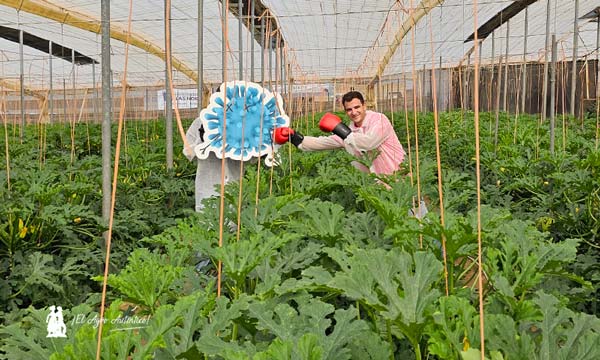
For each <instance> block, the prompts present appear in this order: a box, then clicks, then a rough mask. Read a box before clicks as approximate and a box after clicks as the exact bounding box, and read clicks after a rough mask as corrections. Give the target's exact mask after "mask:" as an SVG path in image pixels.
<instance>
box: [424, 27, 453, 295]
mask: <svg viewBox="0 0 600 360" xmlns="http://www.w3.org/2000/svg"><path fill="white" fill-rule="evenodd" d="M429 37H430V40H431V41H430V45H431V82H432V89H433V90H432V91H431V93H432V96H433V124H434V129H435V158H436V162H437V174H438V176H437V177H438V196H439V198H440V225H441V226H442V229H445V228H446V220H445V215H444V191H443V187H442V157H441V151H440V131H439V125H438V123H439V114H438V106H437V91H436V89H437V81H436V76H435V51H434V49H433V26H432V25H431V15H429ZM442 257H443V260H444V284H445V287H446V296H448V295H449V289H448V260H447V257H446V235H445V234H444V232H443V231H442Z"/></svg>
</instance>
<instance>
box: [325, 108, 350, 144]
mask: <svg viewBox="0 0 600 360" xmlns="http://www.w3.org/2000/svg"><path fill="white" fill-rule="evenodd" d="M319 129H321V131H325V132H331V133H334V134H335V135H337V136H339V137H341V138H342V139H345V138H347V137H348V135H350V134H352V130H350V128H349V127H348V126H347V125H346V124H344V123H343V122H342V119H340V118H339V117H338V116H336V115H334V114H332V113H327V114H325V115H323V117H322V118H321V120H320V121H319Z"/></svg>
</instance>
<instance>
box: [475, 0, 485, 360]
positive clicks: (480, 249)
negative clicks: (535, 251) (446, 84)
mask: <svg viewBox="0 0 600 360" xmlns="http://www.w3.org/2000/svg"><path fill="white" fill-rule="evenodd" d="M477 15H478V10H477V0H473V23H474V24H473V27H474V29H475V30H474V34H475V49H477V47H478V46H479V44H478V39H477V36H478V34H477V29H478V25H477ZM474 93H475V95H474V97H475V100H474V101H475V106H474V107H475V109H473V110H474V112H475V114H474V115H475V169H476V178H477V277H478V279H477V289H478V293H479V338H480V350H481V360H485V326H484V324H485V321H484V309H483V256H482V253H483V246H482V241H481V171H480V168H481V159H480V156H479V154H480V152H479V62H478V61H477V60H475V84H474Z"/></svg>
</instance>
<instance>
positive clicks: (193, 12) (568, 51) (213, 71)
mask: <svg viewBox="0 0 600 360" xmlns="http://www.w3.org/2000/svg"><path fill="white" fill-rule="evenodd" d="M257 1H258V0H257ZM23 2H25V3H33V4H36V3H37V4H44V5H48V4H54V5H56V6H58V7H60V8H62V9H64V11H65V12H76V13H77V14H82V15H85V16H86V19H95V21H98V20H99V19H100V1H99V0H48V1H43V0H29V1H21V0H19V1H15V0H0V19H1V20H0V25H1V26H6V27H11V28H15V29H23V30H24V31H25V32H28V33H31V34H33V35H35V36H38V37H41V38H44V39H47V40H50V41H52V42H54V43H57V44H60V45H63V46H65V47H67V48H73V49H74V50H76V51H78V52H80V53H81V54H83V55H85V56H89V57H90V58H92V59H94V60H96V61H98V62H100V60H101V56H100V48H101V44H100V40H101V39H100V38H101V37H100V35H98V34H96V33H94V32H91V31H88V30H83V29H79V28H77V27H75V26H72V25H69V24H66V23H65V24H62V23H61V22H58V21H55V20H50V19H47V18H44V17H42V16H39V15H34V14H32V13H29V12H27V11H25V7H24V8H23V10H21V11H17V9H15V8H14V7H15V6H18V5H14V4H20V3H23ZM439 2H441V4H440V5H437V6H435V7H434V8H433V9H432V10H431V11H430V12H429V13H428V14H427V15H425V16H423V17H422V18H421V19H420V20H419V21H418V22H417V25H416V31H415V35H414V42H413V40H412V38H413V36H412V33H411V32H408V33H407V34H406V36H405V37H404V38H403V39H402V41H401V43H400V46H398V47H397V49H396V50H395V52H393V54H392V56H391V57H390V58H389V63H388V64H387V66H386V67H385V69H384V71H383V73H382V75H383V76H393V75H395V74H400V73H402V72H409V71H411V69H412V67H413V65H414V66H415V68H416V69H422V68H423V67H426V68H430V67H432V66H436V67H438V66H440V65H441V66H444V67H446V66H456V65H457V64H459V63H461V61H463V60H465V54H467V53H468V52H469V50H470V49H471V48H472V46H473V42H472V41H471V42H465V39H467V38H468V37H469V36H470V35H471V34H472V33H473V32H474V16H473V8H474V4H473V1H472V0H469V1H466V0H447V1H442V0H438V1H433V0H425V1H423V3H434V4H437V3H439ZM231 3H232V4H231V5H230V6H231V7H235V4H236V3H237V0H232V1H231ZM512 3H513V1H491V0H482V1H478V4H477V9H478V13H477V21H478V25H479V26H482V25H483V24H484V23H485V22H486V21H488V20H489V19H491V18H492V17H494V16H495V15H496V14H497V13H498V12H499V11H501V10H502V9H504V8H506V7H508V6H509V5H511V4H512ZM547 3H548V1H546V0H540V1H536V2H534V3H533V4H531V5H530V6H529V7H528V13H529V17H528V21H529V26H528V37H527V51H526V54H525V57H526V59H527V60H529V61H544V55H545V51H544V48H545V39H546V36H545V34H546V28H545V26H546V25H545V24H546V5H547ZM574 3H575V2H574V1H562V0H561V1H559V0H550V5H551V6H550V7H551V13H550V19H551V21H550V32H551V33H555V34H556V35H557V39H558V41H559V46H558V48H559V52H560V53H559V56H558V58H559V60H560V59H570V58H571V57H572V48H573V20H574V16H575V13H574V11H575V9H574ZM11 4H12V6H11ZM197 4H198V0H172V25H171V27H172V41H173V57H174V58H176V59H178V60H180V61H181V63H182V64H184V65H186V66H187V67H188V68H190V69H192V70H194V71H196V70H197V62H198V59H197V42H198V40H197V39H198V37H197V36H198V35H197V34H198V31H197V24H198V21H197V17H198V8H197ZM262 4H263V5H264V6H265V7H266V8H268V9H269V10H270V13H271V14H272V16H273V17H274V18H275V21H276V22H277V25H278V27H279V28H280V31H281V36H282V37H283V40H284V41H285V44H286V54H287V57H288V59H289V60H290V62H291V68H292V75H293V77H294V78H295V79H317V78H318V79H332V78H345V77H365V78H372V77H374V76H375V75H376V74H377V70H378V67H379V65H380V64H381V62H382V58H383V57H384V56H385V54H386V53H387V52H389V51H390V48H391V46H393V44H394V38H395V36H396V34H397V33H398V31H399V29H400V28H401V26H402V24H409V23H410V18H409V17H410V15H411V11H410V8H411V4H412V6H413V7H415V8H416V7H417V6H418V5H419V4H421V2H419V1H408V0H403V1H396V0H294V1H281V0H262ZM597 6H598V2H597V1H592V0H581V1H580V2H579V12H578V14H579V17H582V16H583V15H585V14H588V13H590V12H592V11H593V10H594V9H595V8H596V7H597ZM221 8H222V5H221V2H219V1H216V0H205V1H204V57H203V61H204V69H205V70H204V80H205V82H209V83H220V82H221V81H222V65H221V61H222V56H221V49H222V38H221V36H222V31H221ZM244 11H245V12H246V11H247V10H244ZM128 14H129V2H128V1H111V22H112V25H113V26H116V27H118V28H120V29H121V30H123V31H125V30H126V29H127V25H128ZM132 19H133V21H132V32H133V33H134V34H136V35H139V36H140V37H141V38H142V39H143V41H145V42H146V43H148V44H154V45H156V46H157V47H158V48H160V49H164V0H134V1H133V9H132ZM85 21H88V20H85ZM227 24H228V27H227V32H228V45H229V53H228V57H227V58H228V61H227V65H228V66H227V67H228V71H227V77H228V80H234V79H237V78H238V70H237V66H238V64H239V53H238V46H239V43H238V38H239V33H238V20H237V18H236V17H235V16H234V14H231V13H230V14H228V22H227ZM508 24H510V25H508ZM524 24H525V11H521V12H520V13H518V14H517V15H516V16H515V17H513V18H512V19H511V20H510V22H509V23H504V24H503V25H501V26H500V27H499V28H497V29H496V30H495V32H494V35H493V36H488V37H487V38H486V39H485V40H484V41H483V42H482V46H481V60H482V62H483V63H490V62H491V61H495V62H497V61H498V58H499V56H500V55H501V54H502V55H503V54H504V53H505V52H506V47H507V27H508V26H510V33H509V36H508V53H509V59H510V61H522V60H523V57H524ZM596 26H597V23H596V22H593V21H590V20H589V19H586V20H579V40H578V43H579V44H578V45H579V49H578V56H579V57H584V56H588V57H590V58H593V59H595V57H596V55H597V54H596ZM492 38H493V39H494V40H493V41H492ZM250 41H252V42H254V44H255V53H254V54H253V57H254V65H255V79H256V80H257V81H259V80H260V64H261V54H260V51H259V49H260V47H259V44H258V43H257V42H256V40H255V37H254V36H252V35H251V34H250V31H249V30H248V29H247V28H246V26H244V27H243V28H242V42H243V45H244V46H243V47H244V52H243V54H244V55H243V57H244V66H243V67H244V76H243V77H244V79H245V80H250V70H249V65H250V55H251V54H250V47H249V45H248V44H249V42H250ZM413 44H414V45H413ZM492 44H493V46H492ZM23 51H24V67H25V71H24V72H25V74H24V75H25V83H26V86H27V87H29V88H34V89H44V88H48V87H49V71H48V66H49V64H48V55H47V54H46V53H44V52H42V51H39V50H36V49H33V48H31V47H25V48H24V50H23ZM413 51H414V53H415V56H414V61H413V58H412V56H411V54H412V52H413ZM432 52H433V53H432ZM111 54H112V56H111V66H112V69H113V82H114V83H115V84H117V83H118V82H119V81H121V79H122V76H123V69H124V65H125V59H124V54H125V45H124V42H122V41H119V40H115V39H112V40H111ZM273 59H274V58H273ZM470 61H471V63H473V61H474V59H473V58H472V57H471V59H470ZM265 62H266V63H268V60H265ZM272 63H273V66H274V64H275V60H272ZM93 71H95V75H96V81H97V83H99V82H100V81H99V79H100V65H95V66H92V65H89V64H88V65H73V64H71V62H70V61H66V60H62V59H59V58H54V59H53V86H54V87H62V86H63V85H64V84H65V83H66V84H67V85H66V86H69V84H72V82H73V79H75V80H74V81H75V84H76V85H75V86H78V87H83V86H90V85H91V84H92V83H93V81H92V73H93ZM19 73H20V63H19V44H18V43H15V42H12V41H8V40H6V39H3V38H0V79H2V80H9V81H13V82H14V81H18V79H19ZM267 76H268V75H267ZM164 77H165V71H164V61H163V60H162V59H161V58H160V57H159V56H156V55H154V54H151V53H149V52H148V51H146V50H143V49H140V48H138V47H134V46H131V47H130V48H129V61H128V69H127V82H128V84H130V85H134V86H135V85H161V84H163V83H164ZM63 80H64V82H63ZM174 82H175V83H180V84H192V83H194V82H195V81H193V80H192V79H191V78H190V76H189V75H186V74H184V73H183V72H180V71H175V72H174ZM71 86H72V85H71Z"/></svg>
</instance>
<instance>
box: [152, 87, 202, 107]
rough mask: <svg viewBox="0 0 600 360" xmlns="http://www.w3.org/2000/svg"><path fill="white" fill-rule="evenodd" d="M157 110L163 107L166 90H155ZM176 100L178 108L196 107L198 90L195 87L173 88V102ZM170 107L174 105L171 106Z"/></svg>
mask: <svg viewBox="0 0 600 360" xmlns="http://www.w3.org/2000/svg"><path fill="white" fill-rule="evenodd" d="M156 98H157V101H158V104H157V105H158V110H164V109H165V103H166V91H165V90H159V91H157V97H156ZM175 101H177V108H178V109H196V108H197V107H198V90H197V89H175V98H174V99H173V104H174V103H175ZM171 108H172V109H174V108H175V106H172V107H171Z"/></svg>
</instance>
